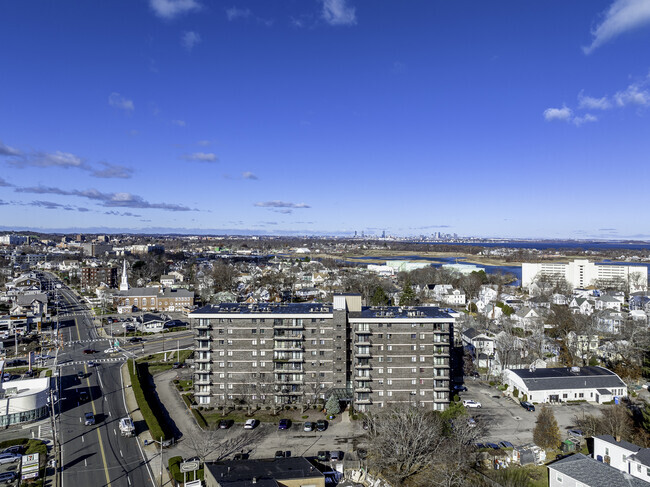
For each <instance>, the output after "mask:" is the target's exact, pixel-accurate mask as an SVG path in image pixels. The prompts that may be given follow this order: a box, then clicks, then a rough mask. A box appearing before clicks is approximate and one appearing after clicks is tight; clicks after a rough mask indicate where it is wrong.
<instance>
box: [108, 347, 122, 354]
mask: <svg viewBox="0 0 650 487" xmlns="http://www.w3.org/2000/svg"><path fill="white" fill-rule="evenodd" d="M119 351H120V349H119V348H115V347H110V348H107V349H106V350H104V353H117V352H119Z"/></svg>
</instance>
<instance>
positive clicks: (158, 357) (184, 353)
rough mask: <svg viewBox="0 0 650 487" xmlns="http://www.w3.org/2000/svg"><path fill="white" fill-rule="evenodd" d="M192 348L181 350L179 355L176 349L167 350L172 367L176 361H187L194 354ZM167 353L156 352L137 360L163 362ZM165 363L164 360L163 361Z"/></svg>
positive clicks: (168, 360)
mask: <svg viewBox="0 0 650 487" xmlns="http://www.w3.org/2000/svg"><path fill="white" fill-rule="evenodd" d="M192 352H193V351H192V350H180V353H179V354H178V355H177V354H176V350H175V349H172V350H169V351H167V352H165V353H166V354H167V362H169V364H170V367H171V364H173V363H174V362H181V363H183V362H185V361H186V360H187V359H188V358H189V356H190V355H192ZM165 353H163V352H160V353H154V354H152V355H145V356H144V357H140V358H139V359H137V362H163V360H165ZM163 363H164V362H163Z"/></svg>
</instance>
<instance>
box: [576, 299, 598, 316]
mask: <svg viewBox="0 0 650 487" xmlns="http://www.w3.org/2000/svg"><path fill="white" fill-rule="evenodd" d="M595 308H596V306H595V304H594V302H593V301H591V300H589V299H587V298H572V299H571V301H569V309H570V310H571V311H572V312H573V313H576V314H578V313H579V314H583V315H591V314H592V313H593V312H594V309H595Z"/></svg>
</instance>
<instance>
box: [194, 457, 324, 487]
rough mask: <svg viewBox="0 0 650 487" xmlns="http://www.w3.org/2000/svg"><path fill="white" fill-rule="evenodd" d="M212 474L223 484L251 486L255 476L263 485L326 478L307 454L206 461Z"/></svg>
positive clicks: (206, 465) (265, 486) (257, 482)
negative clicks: (257, 458)
mask: <svg viewBox="0 0 650 487" xmlns="http://www.w3.org/2000/svg"><path fill="white" fill-rule="evenodd" d="M205 468H207V469H208V470H209V471H210V473H211V474H212V476H213V477H214V478H215V479H216V480H217V482H219V484H220V485H222V486H229V487H238V486H242V487H243V486H247V487H248V486H250V485H251V483H252V479H255V480H256V485H258V486H260V487H267V486H274V487H275V486H277V485H278V483H277V482H276V480H280V481H282V480H287V479H310V478H311V479H313V478H324V475H323V474H322V473H321V472H320V471H319V470H318V469H317V468H316V467H314V466H313V465H312V464H311V463H309V461H308V460H307V459H306V458H304V457H290V458H277V459H274V458H269V459H260V460H226V461H221V462H214V463H206V464H205Z"/></svg>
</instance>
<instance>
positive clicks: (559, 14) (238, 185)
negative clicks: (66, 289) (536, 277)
mask: <svg viewBox="0 0 650 487" xmlns="http://www.w3.org/2000/svg"><path fill="white" fill-rule="evenodd" d="M0 25H1V26H2V28H1V29H0V46H2V47H1V48H0V49H2V54H3V70H2V75H0V81H1V83H0V86H1V87H2V89H0V168H1V169H2V172H1V173H0V224H1V225H2V227H0V228H1V229H4V230H9V229H16V230H18V231H21V230H33V231H42V232H47V231H60V230H65V229H68V230H70V231H74V232H88V233H117V232H133V233H183V234H207V233H215V234H218V233H228V234H241V235H245V234H259V235H344V236H352V235H354V232H355V231H356V232H358V233H359V234H361V232H364V233H365V234H366V235H375V236H381V235H382V232H384V231H385V232H386V236H415V235H432V234H435V233H436V232H441V233H448V234H458V235H459V236H470V235H473V236H477V237H484V238H491V237H492V238H544V239H612V240H618V239H620V240H623V239H638V240H650V231H649V230H648V229H647V228H644V227H643V222H644V220H643V219H642V218H639V216H638V212H639V211H643V208H644V207H645V206H646V204H647V202H648V196H647V191H645V186H646V185H647V183H646V181H647V180H648V179H649V176H650V169H648V164H647V154H649V153H650V137H648V136H647V134H648V107H650V62H649V61H647V46H648V45H650V2H649V1H648V0H576V1H573V2H562V1H557V0H556V1H551V2H549V1H541V0H537V1H532V2H526V3H522V2H518V1H515V0H506V1H502V2H484V1H479V0H474V1H464V0H460V1H457V2H443V1H413V2H376V1H373V0H313V1H305V2H296V1H280V0H265V1H262V0H251V1H243V0H242V1H234V2H232V1H231V2H221V1H217V0H215V1H210V2H208V1H207V0H140V1H137V2H132V1H126V0H117V1H114V2H103V3H99V2H78V1H72V0H69V1H62V2H47V3H40V2H39V3H36V2H29V1H26V2H3V3H2V4H0Z"/></svg>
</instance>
